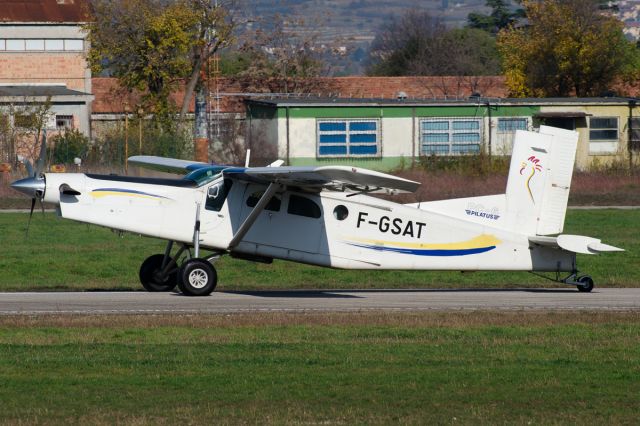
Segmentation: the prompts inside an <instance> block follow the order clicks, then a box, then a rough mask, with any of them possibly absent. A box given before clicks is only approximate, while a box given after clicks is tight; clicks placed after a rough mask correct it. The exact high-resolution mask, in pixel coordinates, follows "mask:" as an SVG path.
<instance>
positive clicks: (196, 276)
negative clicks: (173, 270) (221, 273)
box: [178, 259, 218, 296]
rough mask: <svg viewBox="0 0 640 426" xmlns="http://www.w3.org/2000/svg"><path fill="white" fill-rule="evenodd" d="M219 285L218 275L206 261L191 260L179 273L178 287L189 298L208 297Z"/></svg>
mask: <svg viewBox="0 0 640 426" xmlns="http://www.w3.org/2000/svg"><path fill="white" fill-rule="evenodd" d="M217 284H218V274H217V273H216V270H215V268H214V267H213V265H211V263H209V262H208V261H206V260H205V259H189V260H187V261H186V262H184V263H183V264H182V267H181V268H180V272H179V273H178V287H179V288H180V290H181V291H182V293H184V294H185V295H187V296H208V295H209V294H211V292H212V291H213V290H214V289H215V288H216V285H217Z"/></svg>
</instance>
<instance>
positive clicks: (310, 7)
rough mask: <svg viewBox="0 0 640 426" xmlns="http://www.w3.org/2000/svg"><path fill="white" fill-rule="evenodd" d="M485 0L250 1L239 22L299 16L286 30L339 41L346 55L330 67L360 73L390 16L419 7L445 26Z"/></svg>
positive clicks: (242, 6) (456, 23) (248, 23)
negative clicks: (298, 22)
mask: <svg viewBox="0 0 640 426" xmlns="http://www.w3.org/2000/svg"><path fill="white" fill-rule="evenodd" d="M484 4H485V0H457V1H454V0H423V1H419V2H418V1H414V2H412V1H407V0H404V1H402V0H382V1H373V0H329V1H321V0H254V1H248V0H244V2H242V3H240V4H239V6H240V10H241V14H242V15H243V16H242V17H241V19H240V21H242V22H245V24H243V25H244V26H245V28H246V27H251V26H253V25H255V22H265V23H268V22H269V21H270V20H272V18H273V16H274V15H275V14H280V15H282V16H284V17H288V16H295V17H298V18H302V19H303V20H304V22H305V24H304V25H303V26H299V25H295V26H292V27H291V28H289V30H290V31H292V32H296V33H298V34H300V33H304V32H305V31H311V32H314V33H315V34H317V36H318V42H319V43H326V44H329V43H334V42H336V41H339V44H340V45H341V46H344V47H345V48H346V49H347V52H348V53H347V56H346V57H345V58H343V60H342V61H340V62H341V63H340V64H337V66H334V67H333V68H334V70H333V73H334V74H338V75H345V74H360V73H362V71H363V68H362V61H363V59H364V57H366V53H367V51H368V49H369V45H370V43H371V41H372V40H373V38H374V37H375V34H376V32H377V30H378V29H379V28H380V27H381V26H382V25H384V24H385V23H386V22H388V21H389V19H390V17H391V16H393V15H396V16H399V15H402V14H403V13H405V11H406V10H407V9H411V8H416V7H419V8H420V9H424V10H427V11H429V12H430V13H431V14H432V15H433V16H438V17H440V18H441V19H442V20H443V21H444V22H445V23H446V24H447V25H448V26H456V27H459V26H463V25H464V24H465V23H466V19H467V15H468V14H469V13H471V12H474V11H482V12H487V11H488V10H489V9H488V8H486V7H484Z"/></svg>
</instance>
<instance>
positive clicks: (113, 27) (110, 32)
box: [85, 0, 233, 120]
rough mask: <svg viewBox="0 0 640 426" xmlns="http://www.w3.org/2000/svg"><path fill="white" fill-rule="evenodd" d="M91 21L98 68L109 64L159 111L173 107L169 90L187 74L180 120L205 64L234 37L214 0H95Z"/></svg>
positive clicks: (90, 36) (165, 113)
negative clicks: (212, 0) (142, 93)
mask: <svg viewBox="0 0 640 426" xmlns="http://www.w3.org/2000/svg"><path fill="white" fill-rule="evenodd" d="M91 6H92V14H93V21H92V22H90V23H89V24H87V25H86V27H85V29H86V31H87V34H88V35H87V38H88V40H89V43H90V45H91V49H90V51H89V55H88V60H89V64H90V66H91V68H92V70H93V71H94V72H100V71H101V70H103V69H107V70H108V71H109V73H111V74H112V75H114V76H116V77H117V78H118V79H119V81H120V83H121V84H122V86H124V87H126V88H128V89H130V90H133V89H137V90H140V91H142V92H144V93H145V102H146V103H147V104H148V105H147V106H151V107H152V108H151V109H153V110H154V112H155V113H156V114H157V115H161V116H168V115H169V113H170V112H172V101H171V98H170V94H171V93H172V92H173V91H174V90H175V89H176V87H178V86H179V85H180V84H181V83H182V82H183V81H184V80H185V79H186V80H187V84H186V87H185V96H184V100H183V103H182V108H181V115H180V120H182V119H183V118H184V113H185V112H186V111H187V108H188V106H189V104H190V102H191V99H192V95H193V91H194V89H195V87H196V85H197V84H198V81H199V79H200V73H201V71H202V65H203V64H204V63H205V62H206V61H207V60H208V58H209V57H210V56H211V55H213V54H214V53H215V52H216V51H217V50H218V49H219V48H220V47H221V46H224V45H225V44H227V43H228V42H229V40H230V37H231V31H232V28H233V22H232V21H231V20H230V19H229V17H228V12H227V10H226V9H225V8H224V7H223V6H221V5H217V2H216V3H213V2H210V1H209V0H171V1H167V0H93V1H92V3H91Z"/></svg>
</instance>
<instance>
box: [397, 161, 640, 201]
mask: <svg viewBox="0 0 640 426" xmlns="http://www.w3.org/2000/svg"><path fill="white" fill-rule="evenodd" d="M398 175H399V176H402V177H404V178H406V179H411V180H414V181H417V182H422V185H421V186H420V188H419V189H418V191H417V192H415V193H414V194H406V195H401V196H397V197H394V198H393V200H394V201H398V202H402V203H416V202H420V201H433V200H444V199H448V198H462V197H479V196H483V195H493V194H503V193H504V192H505V188H506V187H507V174H506V173H503V174H492V175H488V176H484V177H482V176H470V175H467V174H463V173H458V172H442V171H437V172H426V171H423V170H417V169H416V170H407V171H403V172H400V173H398ZM569 204H570V205H600V206H603V205H626V206H632V205H640V174H638V173H636V174H625V173H609V172H606V171H600V172H576V173H574V175H573V181H572V184H571V195H570V198H569Z"/></svg>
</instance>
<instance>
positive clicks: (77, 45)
mask: <svg viewBox="0 0 640 426" xmlns="http://www.w3.org/2000/svg"><path fill="white" fill-rule="evenodd" d="M83 47H84V44H83V41H82V40H65V41H64V50H71V51H82V50H83Z"/></svg>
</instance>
